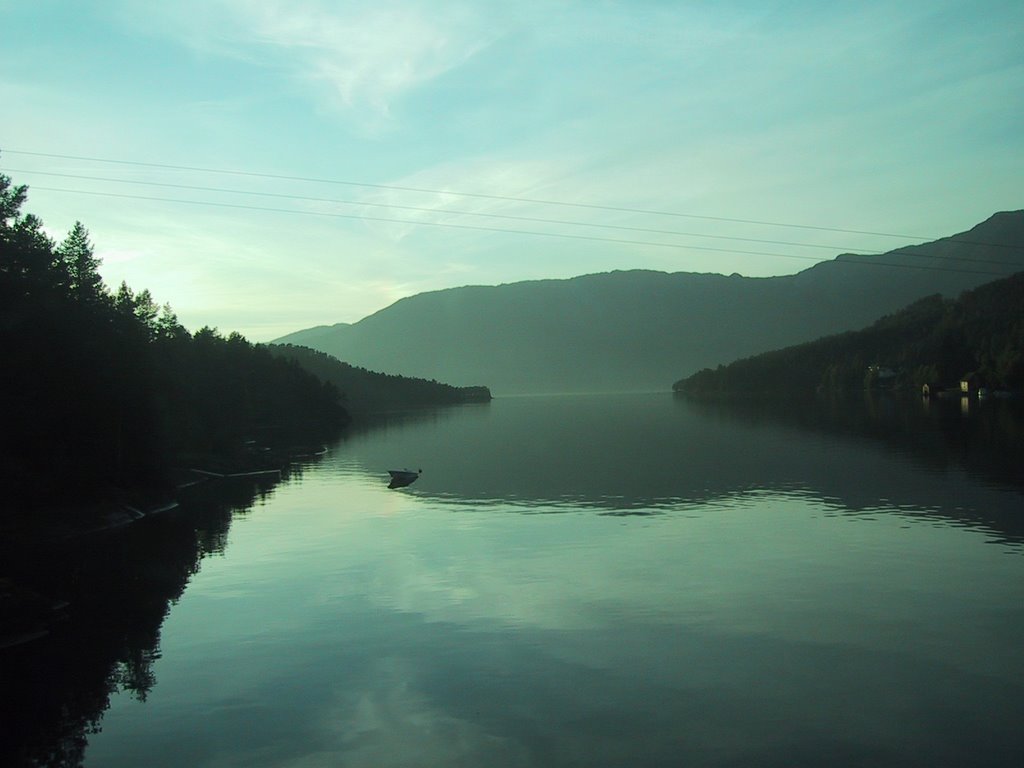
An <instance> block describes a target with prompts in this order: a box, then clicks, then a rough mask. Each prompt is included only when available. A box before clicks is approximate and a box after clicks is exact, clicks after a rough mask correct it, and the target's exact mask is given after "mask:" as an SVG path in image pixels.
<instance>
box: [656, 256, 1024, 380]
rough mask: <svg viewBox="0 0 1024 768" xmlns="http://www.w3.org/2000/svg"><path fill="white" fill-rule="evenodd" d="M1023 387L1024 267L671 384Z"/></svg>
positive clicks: (700, 372) (708, 369) (707, 369)
mask: <svg viewBox="0 0 1024 768" xmlns="http://www.w3.org/2000/svg"><path fill="white" fill-rule="evenodd" d="M965 379H966V380H969V381H970V382H971V384H972V386H976V387H985V388H988V389H991V390H995V391H1004V392H1009V391H1015V390H1017V391H1019V390H1021V389H1024V272H1018V273H1017V274H1015V275H1012V276H1010V277H1007V278H1004V279H1001V280H996V281H994V282H991V283H987V284H985V285H982V286H980V287H978V288H975V289H973V290H969V291H965V292H963V293H962V294H961V295H960V296H959V297H958V298H956V299H945V298H943V297H942V296H938V295H935V296H929V297H927V298H924V299H921V300H920V301H917V302H915V303H913V304H911V305H910V306H908V307H906V308H904V309H903V310H901V311H899V312H896V313H894V314H891V315H887V316H885V317H883V318H881V319H880V320H878V321H877V322H875V323H874V324H872V325H871V326H869V327H868V328H865V329H863V330H860V331H851V332H848V333H842V334H838V335H834V336H827V337H825V338H821V339H818V340H817V341H812V342H809V343H806V344H799V345H796V346H792V347H787V348H785V349H780V350H776V351H773V352H768V353H765V354H761V355H757V356H754V357H749V358H745V359H743V360H738V361H736V362H734V363H731V364H729V365H721V366H718V367H717V368H715V369H710V368H705V369H704V370H702V371H699V372H698V373H695V374H693V375H692V376H690V377H688V378H685V379H681V380H679V381H677V382H676V383H675V384H674V386H673V389H674V390H675V391H677V392H683V393H686V394H692V395H702V396H707V395H744V396H746V395H755V396H756V395H764V396H776V395H799V396H806V395H813V394H815V393H816V392H817V393H829V394H831V393H838V392H849V391H857V390H863V389H875V388H889V389H894V390H903V391H914V392H921V391H922V389H923V388H924V386H925V385H928V387H929V391H930V392H942V391H944V390H957V391H959V387H960V382H961V381H963V380H965Z"/></svg>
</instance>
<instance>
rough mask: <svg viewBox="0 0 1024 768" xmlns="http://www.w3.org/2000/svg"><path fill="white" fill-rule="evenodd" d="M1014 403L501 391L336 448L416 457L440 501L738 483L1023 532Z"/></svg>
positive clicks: (356, 456)
mask: <svg viewBox="0 0 1024 768" xmlns="http://www.w3.org/2000/svg"><path fill="white" fill-rule="evenodd" d="M1022 425H1024V415H1022V413H1021V408H1020V405H1019V404H1018V403H1015V402H1012V401H1005V402H1004V401H999V402H997V401H992V402H988V403H978V402H975V403H974V404H973V405H972V407H971V409H970V410H969V412H968V413H966V414H965V413H964V412H963V410H962V409H961V406H960V403H959V402H958V401H956V400H953V401H936V402H933V403H922V402H920V401H919V400H916V399H908V400H905V401H898V400H894V399H892V398H877V397H876V398H866V399H862V398H853V399H851V400H849V401H833V402H800V403H778V402H773V403H761V402H749V401H748V402H741V403H730V402H711V403H705V402H694V401H689V400H686V399H682V398H673V396H672V395H664V396H658V395H620V396H608V395H601V396H584V397H570V396H566V397H548V398H542V397H522V398H516V397H510V398H501V399H499V400H497V401H495V402H494V403H492V404H491V405H490V406H487V407H473V408H468V409H448V410H444V411H434V412H430V414H420V415H419V416H418V417H417V416H410V417H409V418H407V419H404V418H401V417H396V418H394V419H392V420H390V421H388V422H387V423H386V425H385V427H384V428H383V429H382V430H380V431H372V432H364V433H361V434H358V433H357V434H353V435H352V436H351V437H350V439H349V440H347V441H346V442H345V443H343V444H342V445H341V447H340V449H339V453H340V454H341V455H344V456H345V457H346V459H347V460H350V461H352V462H354V463H355V464H357V465H358V466H359V467H361V468H362V469H363V471H365V472H366V473H368V474H377V473H383V472H384V468H385V467H387V466H389V465H390V464H392V463H393V462H394V461H395V460H399V461H405V462H409V463H413V464H419V463H423V464H426V465H427V466H425V468H424V469H425V472H424V475H423V478H422V479H421V480H420V481H419V482H418V483H417V485H416V486H415V488H414V489H410V491H409V492H412V493H415V494H416V495H417V496H421V497H427V498H433V499H436V500H438V501H442V502H445V503H448V504H450V505H452V506H455V507H457V506H460V505H471V506H480V505H488V504H492V503H502V504H504V503H511V504H513V505H518V506H519V507H520V508H521V509H522V510H523V511H532V512H559V511H564V510H573V509H578V508H580V507H585V508H592V509H595V510H596V511H598V512H603V513H607V514H617V515H632V514H636V515H649V514H657V513H659V512H663V511H665V510H669V509H678V508H685V507H691V506H701V505H708V504H716V503H719V502H722V501H724V500H728V499H734V498H735V497H737V496H740V495H743V494H748V493H766V492H769V493H781V494H796V495H801V496H808V497H811V498H815V499H818V500H820V501H821V502H823V503H825V504H826V505H829V506H832V507H835V508H836V509H837V510H842V511H843V512H845V513H849V512H857V511H878V510H884V511H887V512H890V513H899V514H906V515H925V516H930V517H932V518H934V519H936V520H941V521H943V522H946V523H950V524H962V525H977V526H982V527H985V528H986V529H988V530H990V531H991V532H992V533H994V534H995V535H996V536H997V538H999V539H1001V540H1006V541H1015V542H1022V541H1024V522H1022V521H1021V519H1020V515H1019V514H1018V513H1017V509H1018V507H1019V505H1020V501H1021V499H1020V495H1021V491H1022V489H1024V480H1022V477H1021V467H1022V466H1024V462H1022V459H1024V455H1022V453H1024V449H1022V448H1021V446H1022V445H1024V440H1022V436H1024V434H1022V433H1024V426H1022Z"/></svg>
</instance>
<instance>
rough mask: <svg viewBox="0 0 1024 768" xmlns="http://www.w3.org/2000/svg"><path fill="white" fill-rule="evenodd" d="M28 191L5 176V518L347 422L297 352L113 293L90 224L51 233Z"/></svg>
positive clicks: (164, 477) (0, 247)
mask: <svg viewBox="0 0 1024 768" xmlns="http://www.w3.org/2000/svg"><path fill="white" fill-rule="evenodd" d="M26 193H27V190H26V188H25V187H24V186H14V185H13V184H12V182H11V179H10V178H9V177H7V176H3V175H0V345H2V349H3V352H4V360H3V363H2V366H0V370H2V376H0V402H2V410H0V413H2V416H0V419H2V426H0V482H2V483H3V486H4V494H3V504H4V505H5V506H6V507H7V508H6V509H3V508H0V517H2V513H4V512H8V513H10V512H15V511H18V510H22V511H23V510H29V509H31V508H33V507H38V506H40V505H47V504H54V503H65V502H66V503H84V502H87V501H89V500H93V499H99V498H105V497H107V496H109V495H110V494H112V493H122V492H127V491H132V490H137V489H142V488H153V487H159V486H161V485H164V484H166V483H167V482H168V481H169V471H170V468H171V467H172V466H173V465H174V464H176V463H181V462H193V461H195V462H201V461H216V462H221V463H225V462H230V461H232V460H234V459H236V458H237V457H238V456H239V454H240V452H241V451H242V450H243V448H242V446H243V445H244V443H245V441H248V440H252V439H257V440H260V441H263V442H285V441H293V440H300V439H319V438H320V437H321V436H323V435H324V434H326V433H330V432H332V431H336V430H337V429H338V428H339V427H340V426H341V425H343V424H344V423H346V421H347V420H348V414H347V413H346V411H345V410H344V408H343V407H342V406H341V405H340V403H339V394H338V392H337V390H335V388H334V387H333V386H331V385H329V384H323V383H321V382H320V381H319V380H318V379H317V378H316V377H314V376H313V375H311V374H309V373H307V372H306V371H304V370H302V368H301V367H300V366H299V365H297V364H296V363H295V362H293V361H289V360H286V359H282V358H280V357H277V356H274V355H272V354H270V352H269V351H267V350H266V349H262V348H259V347H256V346H254V345H252V344H250V343H249V342H248V341H246V340H245V339H244V338H242V337H241V336H239V335H238V334H231V335H229V336H227V337H226V338H225V337H224V336H222V335H221V334H219V333H218V332H217V331H216V330H214V329H210V328H204V329H202V330H200V331H198V332H196V333H195V334H190V333H189V332H188V331H187V330H186V329H185V328H183V327H182V326H181V324H180V323H179V322H178V320H177V318H176V317H175V315H174V312H173V311H172V309H171V308H170V307H169V306H167V305H164V306H163V307H161V306H158V305H157V303H156V302H155V301H154V299H153V297H152V296H151V294H150V293H149V291H147V290H142V291H140V292H135V291H133V290H132V289H131V288H129V287H128V286H127V285H124V284H122V285H121V286H120V288H119V289H118V290H117V291H114V292H111V291H110V290H109V289H108V288H107V287H106V286H105V285H104V283H103V280H102V278H101V277H100V274H99V271H98V268H99V266H100V265H99V262H98V260H97V259H96V257H95V255H94V253H93V247H92V244H91V242H90V240H89V234H88V231H87V230H86V228H85V227H84V226H83V225H82V224H81V223H77V224H76V225H75V227H74V228H73V230H72V231H71V233H70V234H69V235H68V236H67V238H66V239H65V240H64V241H63V242H61V243H59V244H57V243H54V242H53V241H52V240H51V239H50V238H49V237H48V236H47V235H46V233H45V232H44V230H43V225H42V222H41V221H40V220H39V219H38V218H37V217H36V216H34V215H32V214H28V213H23V212H22V210H21V209H22V206H23V204H24V203H25V199H26Z"/></svg>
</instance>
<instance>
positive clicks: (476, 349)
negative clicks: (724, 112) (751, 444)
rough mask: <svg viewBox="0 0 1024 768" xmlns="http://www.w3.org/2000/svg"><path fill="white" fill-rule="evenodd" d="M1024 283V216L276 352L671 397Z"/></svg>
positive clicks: (422, 307)
mask: <svg viewBox="0 0 1024 768" xmlns="http://www.w3.org/2000/svg"><path fill="white" fill-rule="evenodd" d="M1021 269H1024V211H1008V212H1003V213H998V214H995V215H993V216H992V217H990V218H989V219H987V220H986V221H984V222H982V223H980V224H978V225H977V226H975V227H973V228H972V229H971V230H970V231H967V232H962V233H960V234H956V235H953V236H951V237H946V238H942V239H940V240H935V241H933V242H930V243H923V244H920V245H914V246H907V247H901V248H897V249H895V250H892V251H889V252H888V253H885V254H874V255H853V254H843V255H840V256H837V257H836V258H835V259H833V260H831V261H826V262H822V263H819V264H816V265H814V266H813V267H811V268H810V269H806V270H804V271H802V272H800V273H798V274H795V275H782V276H777V277H763V278H752V277H742V276H740V275H732V276H725V275H719V274H695V273H688V272H674V273H665V272H653V271H645V270H631V271H621V272H610V273H604V274H593V275H583V276H580V277H574V278H571V279H567V280H535V281H524V282H517V283H509V284H505V285H496V286H465V287H461V288H451V289H447V290H441V291H433V292H429V293H421V294H418V295H416V296H410V297H408V298H405V299H401V300H400V301H397V302H395V303H394V304H392V305H391V306H389V307H387V308H385V309H382V310H380V311H379V312H376V313H375V314H373V315H370V316H369V317H366V318H363V319H362V320H360V321H359V322H357V323H354V324H351V325H349V324H338V325H336V326H330V327H324V326H320V327H316V328H311V329H307V330H305V331H299V332H297V333H294V334H290V335H289V336H286V337H284V338H281V339H278V342H282V343H284V342H287V343H291V344H301V345H303V346H308V347H313V348H315V349H319V350H321V351H323V352H327V353H328V354H331V355H334V356H335V357H337V358H338V359H340V360H345V361H346V362H348V363H351V364H353V365H359V366H364V367H367V368H369V369H371V370H375V371H385V372H387V373H392V374H403V375H407V376H425V377H428V378H436V379H438V380H441V381H447V382H451V383H455V384H475V383H478V382H484V383H486V384H487V385H488V386H489V387H490V388H491V389H492V390H493V391H494V392H495V393H496V394H498V395H501V394H506V393H514V392H594V391H626V390H666V389H667V388H668V387H669V385H670V382H672V381H673V380H674V379H677V378H679V377H680V376H683V375H686V374H689V373H693V372H696V371H698V370H700V369H702V368H706V367H710V366H715V365H719V364H725V363H729V362H731V361H732V360H737V359H739V358H743V357H747V356H750V355H755V354H759V353H761V352H766V351H768V350H771V349H779V348H782V347H786V346H789V345H791V344H799V343H802V342H806V341H810V340H812V339H816V338H820V337H821V336H825V335H828V334H835V333H841V332H843V331H852V330H856V329H858V328H863V327H865V326H866V325H867V324H869V323H871V322H874V321H875V320H877V319H878V318H879V317H882V316H883V315H886V314H890V313H892V312H895V311H897V310H899V309H900V308H901V307H904V306H906V305H907V304H909V303H911V302H913V301H916V300H918V299H920V298H923V297H925V296H929V295H932V294H936V293H939V294H942V295H943V296H947V297H953V296H956V295H958V294H959V293H960V292H962V291H964V290H968V289H971V288H975V287H977V286H979V285H981V284H983V283H986V282H989V281H991V280H995V279H998V278H1000V277H1006V276H1008V275H1011V274H1013V273H1015V272H1017V271H1019V270H1021Z"/></svg>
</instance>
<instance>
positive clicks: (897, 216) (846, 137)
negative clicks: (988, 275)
mask: <svg viewBox="0 0 1024 768" xmlns="http://www.w3.org/2000/svg"><path fill="white" fill-rule="evenodd" d="M1022 30H1024V3H1021V2H1020V0H1008V1H1007V2H986V1H985V0H969V1H967V2H941V1H939V0H933V1H930V2H918V1H917V0H904V1H903V2H892V1H891V0H887V1H886V2H828V3H826V2H820V0H793V1H791V2H771V1H770V0H757V1H756V2H754V1H749V2H743V1H740V2H682V1H680V2H636V1H633V0H631V1H630V2H600V1H598V0H588V1H587V2H583V1H580V2H573V1H572V0H566V1H564V2H531V1H530V0H519V1H517V2H507V1H506V2H500V3H498V2H493V3H492V2H471V1H469V0H467V1H465V2H454V1H453V2H443V1H441V0H429V1H428V0H422V2H420V1H410V2H406V1H402V0H399V1H397V2H387V1H386V0H385V1H383V2H342V1H340V0H339V1H335V2H330V1H328V0H309V1H307V0H174V1H173V2H154V1H153V0H106V1H103V0H97V1H96V2H85V1H83V2H70V1H60V0H32V1H31V2H27V1H25V0H20V1H17V2H16V1H15V0H0V110H2V114H3V116H4V119H3V121H2V122H0V169H2V170H3V172H5V173H7V174H8V175H10V176H12V177H13V178H14V180H15V181H16V182H18V183H26V184H28V185H29V186H30V192H29V202H28V205H27V206H26V210H27V211H30V212H33V213H36V214H38V215H39V216H41V217H42V218H43V220H44V222H45V223H46V225H47V228H48V229H49V230H51V231H52V232H53V234H54V235H55V236H57V237H58V238H59V237H62V236H63V234H64V233H65V232H66V231H67V230H68V229H69V228H70V227H71V225H72V224H73V222H74V221H75V220H76V219H80V220H82V221H83V222H84V223H85V225H86V226H87V227H88V228H89V230H90V231H91V233H92V237H93V241H94V243H95V245H96V251H97V254H98V255H99V256H100V257H101V258H102V259H103V262H104V265H103V269H102V271H103V275H104V277H105V278H106V280H107V282H108V284H110V285H111V286H113V287H116V286H117V285H118V284H119V283H120V282H121V281H122V280H127V281H128V283H129V285H131V286H132V287H133V288H135V289H136V290H140V289H142V288H148V289H150V290H151V291H152V293H153V294H154V296H155V298H156V299H157V300H158V301H159V302H161V303H163V302H165V301H166V302H170V303H171V305H172V306H173V307H174V308H175V310H176V311H177V312H178V315H179V317H180V319H181V320H182V322H183V323H185V325H186V326H188V327H189V328H191V329H195V328H198V327H200V326H202V325H213V326H216V327H219V328H220V329H221V330H222V331H230V330H238V331H241V332H242V333H244V334H245V335H246V336H247V337H248V338H250V339H251V340H254V341H265V340H269V339H272V338H274V337H276V336H279V335H281V334H283V333H287V332H289V331H293V330H299V329H301V328H306V327H309V326H312V325H318V324H327V323H335V322H342V321H345V322H352V321H355V320H358V319H360V318H362V317H364V316H366V315H368V314H370V313H372V312H375V311H376V310H378V309H381V308H383V307H385V306H387V305H388V304H390V303H392V302H393V301H395V300H396V299H398V298H401V297H402V296H407V295H410V294H414V293H419V292H422V291H425V290H432V289H436V288H445V287H452V286H458V285H467V284H496V283H502V282H511V281H517V280H525V279H535V278H546V277H570V276H573V275H579V274H585V273H591V272H602V271H608V270H612V269H631V268H648V269H659V270H665V271H670V272H674V271H698V272H723V273H726V274H728V273H732V272H739V273H741V274H745V275H770V274H785V273H791V272H795V271H798V270H800V269H803V268H806V267H807V266H810V264H811V263H812V260H814V259H826V258H832V257H834V256H835V255H836V254H837V253H839V252H842V251H846V250H860V251H865V252H869V251H884V250H888V249H890V248H893V247H897V246H899V245H903V244H905V243H907V242H911V241H909V240H903V239H899V238H893V237H877V236H868V235H863V234H855V233H843V232H834V231H819V230H813V229H800V228H795V227H779V226H764V225H757V226H755V225H752V224H746V223H740V222H737V221H729V220H734V219H744V220H758V221H766V222H774V223H780V224H803V225H812V226H819V227H826V228H836V229H845V230H864V231H871V232H882V233H893V234H906V235H911V236H914V237H921V238H922V239H930V238H933V237H939V236H944V235H948V234H953V233H954V232H957V231H961V230H964V229H967V228H968V227H970V226H972V225H973V224H975V223H977V222H978V221H981V220H983V219H985V218H986V217H988V216H989V215H991V214H992V213H994V212H995V211H997V210H1009V209H1019V208H1022V207H1024V32H1022ZM24 153H40V154H24ZM44 155H51V156H44ZM53 155H59V156H61V157H57V156H53ZM71 156H76V157H78V158H99V159H103V160H106V161H118V162H98V161H96V160H86V159H74V158H73V157H71ZM145 164H160V165H163V166H175V167H154V166H153V165H145ZM185 166H187V167H188V168H190V169H191V170H189V169H186V168H184V167H185ZM202 169H207V170H202ZM214 169H219V170H228V171H234V172H235V173H231V174H226V173H214V172H212V170H214ZM239 172H244V173H239ZM61 174H62V175H61ZM270 176H277V177H291V178H270ZM56 190H63V191H56ZM69 190H70V191H69ZM417 190H419V191H417ZM87 193H91V194H87ZM96 193H104V194H102V195H101V194H96ZM110 195H120V197H115V196H110ZM488 196H490V197H488ZM510 198H516V199H510ZM542 201H548V202H542ZM554 203H562V204H561V205H556V204H554ZM568 204H575V205H568ZM596 206H605V208H601V207H596ZM623 209H629V210H623ZM641 210H647V211H658V212H665V213H674V214H684V215H675V216H668V215H656V214H654V213H642V212H640V211H641ZM471 214H478V215H471ZM479 214H487V215H486V216H484V215H479ZM701 217H712V218H701ZM722 219H724V220H722ZM541 220H543V221H541ZM567 222H574V223H567ZM495 230H512V231H506V232H501V231H495ZM651 230H658V231H651ZM538 233H548V234H538ZM679 233H686V234H679ZM553 234H558V235H562V236H558V237H556V236H552V235H553ZM566 235H568V237H567V236H566ZM694 235H705V237H697V236H694ZM728 238H747V239H746V240H743V239H728ZM616 241H618V242H616ZM623 241H627V242H623ZM767 241H781V242H767ZM783 243H791V244H783ZM792 243H803V244H805V245H795V244H792ZM809 246H825V247H809ZM763 253H770V254H782V255H781V256H764V255H759V254H763Z"/></svg>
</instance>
